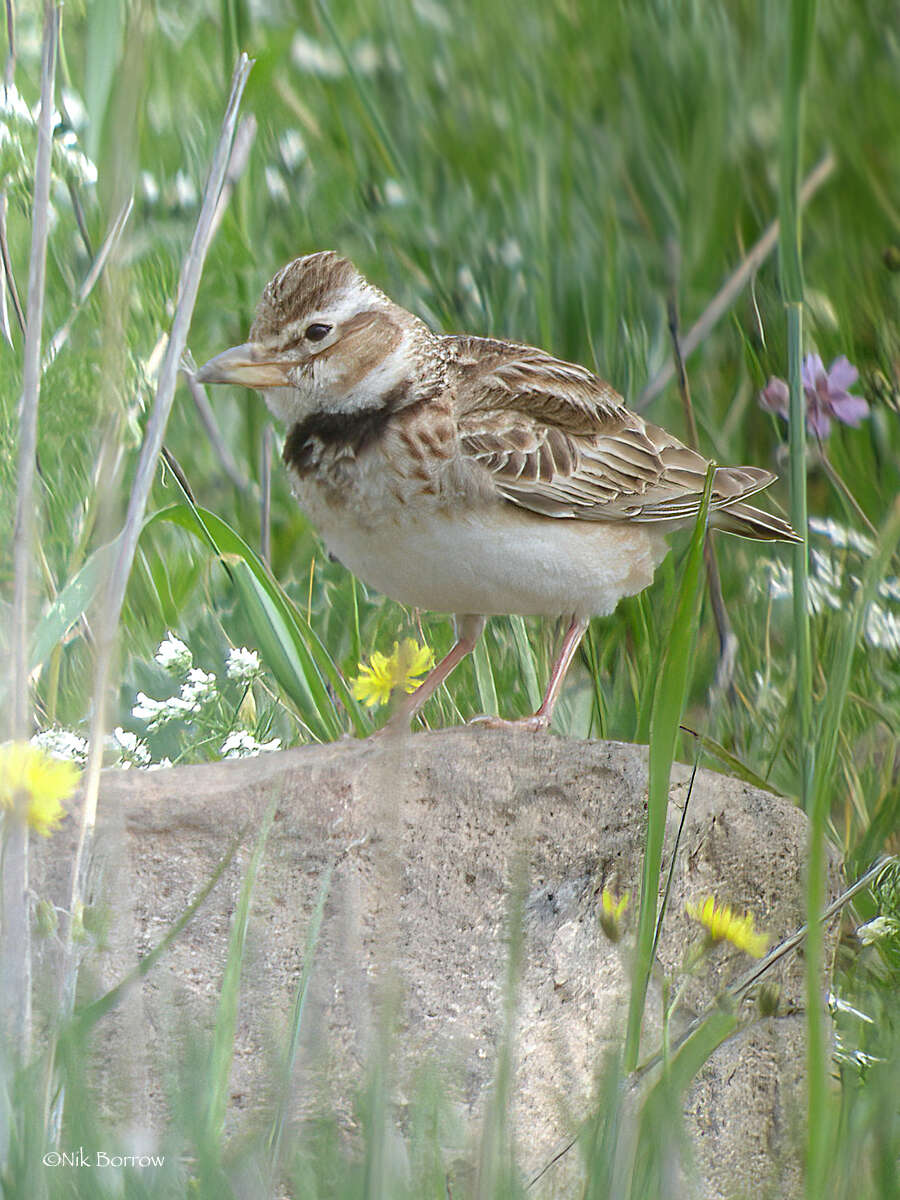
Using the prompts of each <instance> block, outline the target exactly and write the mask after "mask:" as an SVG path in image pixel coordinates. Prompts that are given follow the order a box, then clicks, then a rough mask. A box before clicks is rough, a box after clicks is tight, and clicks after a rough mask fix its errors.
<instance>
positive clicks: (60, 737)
mask: <svg viewBox="0 0 900 1200" xmlns="http://www.w3.org/2000/svg"><path fill="white" fill-rule="evenodd" d="M31 744H32V746H37V747H38V748H39V749H40V750H43V751H44V753H45V754H49V755H50V757H51V758H61V759H69V760H70V761H71V762H76V763H78V764H79V765H83V764H84V763H85V762H86V761H87V751H88V744H87V740H86V739H85V738H83V737H80V736H79V734H77V733H73V732H72V730H71V729H58V728H57V729H42V730H41V731H40V733H36V734H35V735H34V737H33V738H32V739H31Z"/></svg>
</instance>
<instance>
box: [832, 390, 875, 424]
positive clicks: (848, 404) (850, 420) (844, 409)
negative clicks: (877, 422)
mask: <svg viewBox="0 0 900 1200" xmlns="http://www.w3.org/2000/svg"><path fill="white" fill-rule="evenodd" d="M829 407H830V408H831V412H832V415H833V416H834V418H835V419H836V420H838V421H843V422H844V424H845V425H853V426H857V425H859V423H860V421H862V420H863V419H864V418H865V417H867V416H868V415H869V405H868V404H867V402H866V401H865V400H864V399H863V397H862V396H854V395H852V394H850V393H849V392H844V393H843V395H840V396H835V395H832V396H831V403H830V405H829Z"/></svg>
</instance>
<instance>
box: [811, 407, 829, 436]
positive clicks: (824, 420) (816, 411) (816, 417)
mask: <svg viewBox="0 0 900 1200" xmlns="http://www.w3.org/2000/svg"><path fill="white" fill-rule="evenodd" d="M806 428H807V429H808V430H809V432H810V433H814V434H815V435H816V437H818V438H821V439H822V440H823V441H824V440H825V438H827V437H828V435H829V433H830V432H831V418H830V417H829V415H828V413H827V412H826V411H825V409H824V408H823V407H822V405H820V404H810V406H809V408H808V409H807V410H806Z"/></svg>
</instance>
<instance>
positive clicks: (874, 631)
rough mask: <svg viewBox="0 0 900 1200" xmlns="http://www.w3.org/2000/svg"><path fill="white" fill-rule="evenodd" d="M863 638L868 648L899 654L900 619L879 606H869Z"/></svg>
mask: <svg viewBox="0 0 900 1200" xmlns="http://www.w3.org/2000/svg"><path fill="white" fill-rule="evenodd" d="M865 637H866V641H867V642H868V643H869V645H870V646H875V647H876V649H878V650H887V651H889V652H890V653H892V654H900V617H898V616H897V614H896V613H892V612H888V611H887V610H886V609H884V608H882V607H881V605H880V604H870V605H869V611H868V612H867V613H866V625H865Z"/></svg>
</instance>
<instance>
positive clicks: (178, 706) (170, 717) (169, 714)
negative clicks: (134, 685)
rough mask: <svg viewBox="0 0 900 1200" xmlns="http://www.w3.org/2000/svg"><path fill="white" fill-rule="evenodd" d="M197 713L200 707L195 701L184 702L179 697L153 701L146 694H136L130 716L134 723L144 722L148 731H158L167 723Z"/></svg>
mask: <svg viewBox="0 0 900 1200" xmlns="http://www.w3.org/2000/svg"><path fill="white" fill-rule="evenodd" d="M185 686H187V685H185ZM199 711H200V705H199V704H198V703H197V702H196V701H189V700H185V699H184V698H183V697H180V696H170V697H169V699H168V700H154V699H153V697H152V696H148V695H147V694H146V692H138V694H137V703H136V704H135V705H134V707H133V708H132V710H131V715H132V716H133V717H134V719H135V720H136V721H146V722H147V728H148V729H159V728H160V727H161V726H162V725H166V724H168V722H169V721H175V720H177V719H178V718H179V717H182V718H183V717H188V716H191V715H192V714H193V713H195V712H199Z"/></svg>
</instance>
